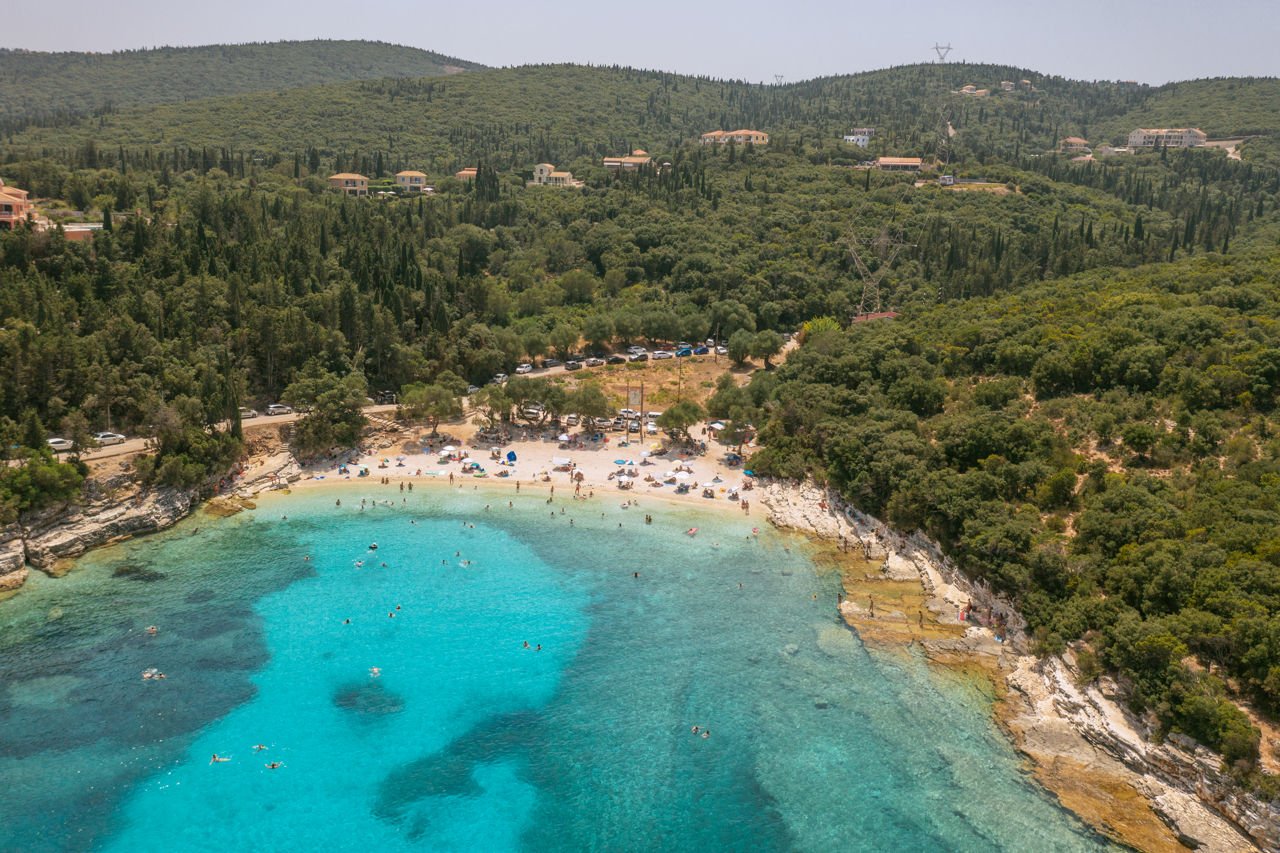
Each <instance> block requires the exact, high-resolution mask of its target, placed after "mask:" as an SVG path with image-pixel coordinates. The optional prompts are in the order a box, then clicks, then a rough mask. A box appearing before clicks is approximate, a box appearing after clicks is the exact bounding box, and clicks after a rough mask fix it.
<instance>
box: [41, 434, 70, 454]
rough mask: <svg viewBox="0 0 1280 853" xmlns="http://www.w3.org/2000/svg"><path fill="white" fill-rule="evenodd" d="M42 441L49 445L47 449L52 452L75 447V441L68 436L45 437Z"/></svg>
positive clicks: (60, 451)
mask: <svg viewBox="0 0 1280 853" xmlns="http://www.w3.org/2000/svg"><path fill="white" fill-rule="evenodd" d="M44 443H45V444H47V445H49V449H50V450H52V451H53V452H54V453H62V452H63V451H64V450H70V449H71V448H73V447H75V443H74V442H73V441H71V439H69V438H46V439H45V440H44Z"/></svg>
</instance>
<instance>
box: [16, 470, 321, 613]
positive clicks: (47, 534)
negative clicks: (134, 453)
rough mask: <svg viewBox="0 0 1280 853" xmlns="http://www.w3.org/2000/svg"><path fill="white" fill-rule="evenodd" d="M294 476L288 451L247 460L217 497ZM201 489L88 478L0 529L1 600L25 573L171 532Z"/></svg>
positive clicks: (280, 483) (244, 494) (50, 570)
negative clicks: (75, 491)
mask: <svg viewBox="0 0 1280 853" xmlns="http://www.w3.org/2000/svg"><path fill="white" fill-rule="evenodd" d="M301 476H302V470H301V468H300V467H299V466H298V463H297V462H296V461H295V460H294V458H293V456H292V454H290V453H288V451H281V452H276V453H271V454H269V455H266V456H253V457H250V459H249V461H248V462H246V463H245V465H244V466H242V467H241V468H240V469H239V470H238V471H237V472H236V473H235V474H234V475H233V476H231V477H230V478H228V480H227V482H226V484H225V486H224V488H223V489H222V490H221V492H220V494H221V495H223V496H226V497H231V498H238V499H244V498H248V497H252V496H253V495H255V494H258V493H259V492H262V491H265V490H268V489H277V488H284V487H286V486H287V485H288V484H289V483H292V482H295V481H297V480H298V479H299V478H300V477H301ZM207 491H208V489H205V488H194V489H181V488H174V487H167V486H158V487H154V488H142V487H140V486H138V485H137V484H136V483H134V482H133V479H132V478H131V477H129V476H128V475H125V474H119V475H116V476H113V477H110V478H106V479H90V480H87V481H86V483H85V488H84V491H83V492H82V493H81V495H80V497H79V499H78V500H76V501H73V502H69V503H67V504H64V505H61V506H57V507H49V508H47V509H44V510H41V511H38V512H33V513H29V514H27V515H24V516H22V517H21V518H20V519H19V520H18V521H17V522H16V523H14V524H9V525H6V526H4V527H0V595H2V594H4V593H10V592H13V591H15V590H17V589H18V588H19V587H21V586H22V584H23V583H24V582H26V579H27V577H28V575H29V574H30V571H31V569H32V568H35V569H39V570H40V571H43V572H45V573H46V574H50V575H54V576H57V575H60V574H62V573H64V572H65V571H66V570H67V569H68V568H69V567H70V561H71V560H72V559H74V558H76V557H79V556H80V555H82V554H84V553H85V552H87V551H89V550H91V549H93V548H96V547H98V546H101V545H110V544H112V543H115V542H121V541H124V540H125V539H129V538H131V537H134V536H140V535H143V534H146V533H156V532H158V531H161V530H165V529H167V528H169V527H172V526H173V525H175V524H177V523H178V522H179V521H181V520H182V519H184V518H186V517H187V516H188V515H190V514H191V513H192V512H194V511H195V510H196V509H197V508H198V507H199V506H200V505H201V495H202V494H204V493H207ZM216 500H218V499H217V498H215V501H216Z"/></svg>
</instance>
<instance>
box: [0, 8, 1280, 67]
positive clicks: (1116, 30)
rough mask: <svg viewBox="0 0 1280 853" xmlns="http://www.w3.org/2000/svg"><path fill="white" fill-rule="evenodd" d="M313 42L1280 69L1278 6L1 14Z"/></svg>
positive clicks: (10, 32) (80, 29)
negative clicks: (942, 51) (942, 54)
mask: <svg viewBox="0 0 1280 853" xmlns="http://www.w3.org/2000/svg"><path fill="white" fill-rule="evenodd" d="M307 38H364V39H378V40H381V41H390V42H396V43H399V44H407V45H413V46H415V47H422V48H427V49H430V50H436V51H439V52H441V53H446V54H450V55H453V56H459V57H462V58H464V59H471V60H474V61H477V62H482V63H485V64H486V65H520V64H524V63H529V62H583V63H595V64H620V65H632V66H639V67H644V68H658V69H663V70H670V71H680V72H686V73H693V74H707V75H711V76H715V77H732V78H741V79H746V80H749V81H753V82H759V81H769V82H772V81H773V79H774V75H777V74H781V75H783V76H784V77H785V79H786V80H789V81H794V80H801V79H804V78H808V77H815V76H820V75H827V74H843V73H848V72H853V71H864V70H868V69H872V68H883V67H885V66H888V65H902V64H907V63H913V62H923V61H928V60H931V59H933V58H934V53H933V51H932V49H931V48H932V46H933V44H934V42H935V41H939V42H941V43H943V44H946V43H948V42H949V43H950V44H952V45H953V46H954V48H955V49H954V50H953V51H952V53H951V59H952V60H968V61H971V62H1000V63H1008V64H1012V65H1017V66H1021V67H1027V68H1031V69H1033V70H1037V71H1043V72H1046V73H1051V74H1059V75H1062V76H1067V77H1074V78H1078V79H1086V80H1093V79H1119V80H1138V81H1141V82H1146V83H1163V82H1167V81H1169V80H1183V79H1188V78H1193V77H1213V76H1227V75H1268V76H1274V75H1280V0H1232V2H1229V3H1215V2H1211V1H1210V0H976V2H969V3H964V2H954V0H952V2H945V3H944V2H941V0H906V2H903V0H880V2H856V0H854V2H849V1H848V0H845V2H817V0H775V2H760V0H716V2H705V0H703V2H697V0H683V2H676V0H641V1H640V2H636V0H631V2H621V0H592V2H586V0H562V2H556V3H548V2H536V0H526V2H514V0H454V2H450V3H443V2H438V0H426V2H418V3H414V2H408V0H365V2H350V0H344V2H336V0H310V2H307V3H300V2H299V3H296V4H295V3H291V4H281V3H272V2H269V0H257V2H249V0H220V2H217V3H211V4H207V5H206V4H194V3H181V2H179V3H175V2H173V0H164V2H160V0H115V2H110V3H105V2H102V0H60V2H57V3H39V2H37V3H30V2H29V3H10V4H7V5H6V7H5V9H4V12H3V16H2V18H0V46H3V47H18V48H28V49H32V50H98V51H109V50H119V49H124V48H137V47H154V46H159V45H197V44H212V43H219V42H245V41H275V40H279V39H307Z"/></svg>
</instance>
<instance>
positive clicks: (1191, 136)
mask: <svg viewBox="0 0 1280 853" xmlns="http://www.w3.org/2000/svg"><path fill="white" fill-rule="evenodd" d="M1208 138H1209V137H1208V135H1207V134H1206V133H1205V132H1204V131H1203V130H1201V129H1200V128H1198V127H1140V128H1138V129H1136V130H1134V131H1133V132H1132V133H1130V134H1129V147H1130V148H1155V147H1156V146H1159V147H1161V148H1199V147H1200V146H1202V145H1204V143H1205V140H1207V139H1208Z"/></svg>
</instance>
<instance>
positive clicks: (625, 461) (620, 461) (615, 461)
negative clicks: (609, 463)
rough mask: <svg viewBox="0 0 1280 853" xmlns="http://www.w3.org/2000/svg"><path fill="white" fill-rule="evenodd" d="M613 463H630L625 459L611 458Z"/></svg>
mask: <svg viewBox="0 0 1280 853" xmlns="http://www.w3.org/2000/svg"><path fill="white" fill-rule="evenodd" d="M613 464H614V465H629V464H630V463H629V462H627V460H625V459H615V460H613Z"/></svg>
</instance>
